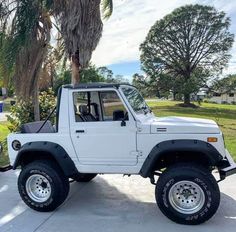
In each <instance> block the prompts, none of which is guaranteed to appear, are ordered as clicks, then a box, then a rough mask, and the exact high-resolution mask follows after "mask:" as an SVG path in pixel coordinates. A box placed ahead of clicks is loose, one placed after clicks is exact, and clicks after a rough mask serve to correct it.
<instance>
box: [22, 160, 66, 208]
mask: <svg viewBox="0 0 236 232" xmlns="http://www.w3.org/2000/svg"><path fill="white" fill-rule="evenodd" d="M33 175H41V176H43V177H45V178H46V179H47V181H48V182H49V183H50V186H51V193H50V196H49V198H48V199H47V200H46V201H44V202H37V201H35V200H34V199H32V198H31V197H30V195H29V194H28V193H27V191H26V183H27V180H28V179H29V178H30V177H32V176H33ZM69 189H70V185H69V180H68V178H67V177H65V175H64V173H63V172H62V171H61V169H60V168H59V167H58V166H57V164H55V163H54V162H51V161H46V160H39V161H34V162H32V163H30V164H28V165H26V166H25V167H23V169H22V171H21V173H20V175H19V178H18V191H19V193H20V196H21V198H22V200H23V201H24V202H25V203H26V205H28V206H29V207H30V208H32V209H34V210H36V211H39V212H50V211H53V210H55V209H56V208H57V207H58V206H60V205H61V204H62V203H63V202H64V201H65V199H66V198H67V196H68V193H69Z"/></svg>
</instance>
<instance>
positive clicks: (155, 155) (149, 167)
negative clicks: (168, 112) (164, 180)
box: [140, 140, 223, 177]
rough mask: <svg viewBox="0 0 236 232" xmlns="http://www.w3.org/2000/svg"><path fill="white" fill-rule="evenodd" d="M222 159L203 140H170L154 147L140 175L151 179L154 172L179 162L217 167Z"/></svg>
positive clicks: (213, 148)
mask: <svg viewBox="0 0 236 232" xmlns="http://www.w3.org/2000/svg"><path fill="white" fill-rule="evenodd" d="M190 154H191V155H190ZM222 159H223V157H222V155H220V153H219V152H218V151H217V150H216V148H215V147H213V146H212V145H211V144H210V143H207V142H204V141H201V140H169V141H164V142H161V143H159V144H157V145H156V146H155V147H153V149H152V150H151V152H150V153H149V155H148V156H147V158H146V160H145V162H144V163H143V166H142V168H141V170H140V175H141V176H143V177H150V176H152V173H153V171H154V170H157V169H161V168H166V167H168V166H170V165H171V164H174V163H177V162H192V163H193V162H196V163H198V164H201V165H203V166H207V167H210V166H216V165H217V164H218V163H219V162H220V161H221V160H222Z"/></svg>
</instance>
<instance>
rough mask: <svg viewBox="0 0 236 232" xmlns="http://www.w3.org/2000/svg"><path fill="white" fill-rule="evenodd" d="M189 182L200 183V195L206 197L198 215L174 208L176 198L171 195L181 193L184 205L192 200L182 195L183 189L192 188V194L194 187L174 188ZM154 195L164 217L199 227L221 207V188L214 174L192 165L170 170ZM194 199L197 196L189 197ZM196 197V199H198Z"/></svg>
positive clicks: (180, 165)
mask: <svg viewBox="0 0 236 232" xmlns="http://www.w3.org/2000/svg"><path fill="white" fill-rule="evenodd" d="M182 181H185V182H182ZM186 181H187V183H194V184H197V185H198V186H199V187H200V189H199V190H200V192H201V193H202V195H204V197H203V198H202V199H203V201H202V207H201V206H199V209H197V212H194V211H191V212H189V213H183V212H186V211H181V210H180V211H181V212H180V211H178V210H176V208H175V207H173V205H174V204H173V197H171V196H175V194H176V195H177V194H180V195H181V197H184V201H183V200H180V201H182V202H185V199H186V202H187V203H188V204H189V202H188V199H189V197H188V196H187V197H186V196H185V195H183V190H184V189H185V188H189V189H190V190H191V191H193V190H192V189H191V188H192V187H191V186H192V185H191V184H190V185H186V187H185V186H181V189H179V188H178V187H176V189H175V186H179V185H178V183H179V184H181V183H186ZM194 184H193V185H194ZM172 187H173V188H172ZM171 189H172V190H171ZM178 190H180V193H178V192H175V191H178ZM181 191H182V193H181ZM191 191H190V192H191ZM172 193H173V195H172ZM193 194H194V193H193ZM155 196H156V202H157V205H158V206H159V208H160V210H161V212H162V213H163V214H164V215H165V216H167V217H168V218H169V219H171V220H172V221H174V222H177V223H180V224H185V225H197V224H201V223H203V222H205V221H207V220H209V219H210V218H211V217H212V216H213V215H214V214H215V213H216V211H217V209H218V207H219V204H220V190H219V186H218V184H217V182H216V180H215V178H214V177H213V176H212V174H211V172H210V171H209V170H208V169H205V168H204V167H202V166H198V165H193V164H177V165H173V166H171V167H169V168H167V170H166V171H164V173H163V174H162V175H161V176H160V178H159V180H158V182H157V186H156V192H155ZM193 196H194V195H191V196H190V197H193ZM178 197H179V196H178ZM194 198H197V196H196V197H194ZM176 199H177V197H176ZM179 199H183V198H179ZM177 201H178V200H177ZM191 201H192V200H191ZM171 202H172V203H171ZM180 204H181V203H180ZM192 212H193V213H192Z"/></svg>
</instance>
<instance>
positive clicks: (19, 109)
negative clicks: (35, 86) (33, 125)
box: [7, 89, 56, 132]
mask: <svg viewBox="0 0 236 232" xmlns="http://www.w3.org/2000/svg"><path fill="white" fill-rule="evenodd" d="M55 106H56V98H55V96H54V92H53V90H52V89H48V90H47V91H43V92H41V93H40V94H39V107H40V120H45V119H46V118H47V116H48V115H49V114H50V112H51V111H52V110H53V108H54V107H55ZM54 116H55V115H54ZM52 118H53V120H52V122H53V123H54V117H53V116H52ZM7 120H8V122H10V124H9V130H10V131H11V132H15V131H19V130H20V127H21V125H23V124H25V123H29V122H33V121H34V107H33V104H32V100H31V99H28V100H18V101H17V103H16V104H15V105H14V106H12V107H11V114H10V115H9V116H7Z"/></svg>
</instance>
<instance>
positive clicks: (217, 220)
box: [0, 171, 236, 232]
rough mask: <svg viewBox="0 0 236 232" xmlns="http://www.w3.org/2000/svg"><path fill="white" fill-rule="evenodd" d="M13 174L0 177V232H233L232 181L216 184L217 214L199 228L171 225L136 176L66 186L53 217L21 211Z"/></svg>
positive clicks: (235, 185) (235, 180)
mask: <svg viewBox="0 0 236 232" xmlns="http://www.w3.org/2000/svg"><path fill="white" fill-rule="evenodd" d="M17 175H18V173H17V172H13V171H10V172H8V173H0V231H1V232H32V231H34V232H53V231H57V232H61V231H63V232H66V231H69V232H74V231H76V232H78V231H79V232H93V231H96V232H100V231H101V232H108V231H109V232H123V231H124V232H126V231H128V232H132V231H135V232H139V231H140V232H154V231H160V232H171V231H175V232H189V231H191V232H218V231H219V232H233V231H234V232H235V231H236V230H235V228H236V176H232V177H229V178H228V179H227V180H226V181H224V182H222V183H220V189H221V192H222V194H221V197H222V199H221V205H220V208H219V210H218V212H217V214H216V215H215V216H214V217H213V218H212V219H211V220H210V221H208V222H207V223H205V224H202V225H199V226H183V225H178V224H175V223H173V222H172V221H170V220H168V219H167V218H166V217H165V216H163V215H162V214H161V212H160V211H159V209H158V208H157V206H156V203H155V199H154V186H153V185H151V184H150V183H149V181H148V180H146V179H142V178H141V177H138V176H133V177H122V176H120V175H108V176H99V177H97V178H95V179H94V181H92V182H90V183H86V184H82V183H72V184H71V191H70V195H69V197H68V199H67V201H66V203H65V204H64V205H63V206H62V207H61V208H59V209H58V210H57V211H55V212H53V213H38V212H35V211H33V210H31V209H29V208H27V207H26V206H25V205H24V203H23V202H22V201H21V199H20V197H19V195H18V193H17V188H16V179H17Z"/></svg>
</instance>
